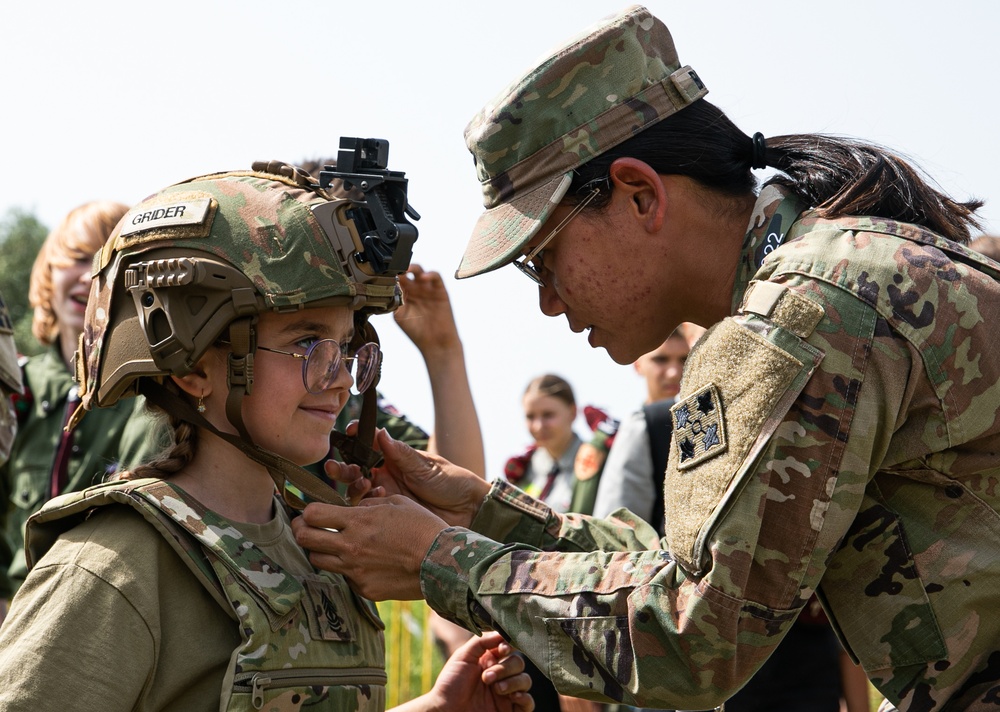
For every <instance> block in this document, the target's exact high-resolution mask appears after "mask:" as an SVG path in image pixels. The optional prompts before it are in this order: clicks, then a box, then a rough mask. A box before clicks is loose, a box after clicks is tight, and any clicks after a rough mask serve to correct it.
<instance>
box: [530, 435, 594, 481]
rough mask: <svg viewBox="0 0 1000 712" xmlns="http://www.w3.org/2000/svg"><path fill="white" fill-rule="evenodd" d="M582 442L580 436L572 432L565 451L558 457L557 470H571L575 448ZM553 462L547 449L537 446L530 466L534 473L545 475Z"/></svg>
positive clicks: (574, 459) (561, 471) (574, 458)
mask: <svg viewBox="0 0 1000 712" xmlns="http://www.w3.org/2000/svg"><path fill="white" fill-rule="evenodd" d="M582 443H583V441H582V440H580V437H579V436H578V435H577V434H576V433H573V438H572V440H570V441H569V445H568V446H567V447H566V452H564V453H563V454H562V457H560V458H559V472H560V473H563V472H570V473H571V472H573V463H574V462H575V461H576V451H577V448H579V447H580V445H581V444H582ZM554 464H555V460H554V459H553V458H552V456H551V455H550V454H549V451H548V450H546V449H545V448H543V447H540V448H538V449H537V450H535V452H534V453H533V454H532V456H531V466H532V468H533V469H534V470H535V474H536V475H538V474H541V475H545V474H547V473H548V472H549V471H550V470H551V469H552V465H554Z"/></svg>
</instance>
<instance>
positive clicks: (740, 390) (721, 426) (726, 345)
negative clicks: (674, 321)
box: [664, 319, 811, 574]
mask: <svg viewBox="0 0 1000 712" xmlns="http://www.w3.org/2000/svg"><path fill="white" fill-rule="evenodd" d="M809 365H810V366H811V364H809ZM804 366H805V364H804V363H803V362H802V361H801V360H799V359H798V358H796V357H795V356H793V355H792V354H790V353H788V352H787V351H785V350H784V349H782V348H780V347H779V346H777V345H776V344H774V343H771V342H770V341H768V340H767V339H766V338H765V337H763V336H761V335H760V334H757V333H755V332H754V331H752V330H750V329H747V328H745V327H744V326H742V325H741V324H739V323H738V322H737V321H735V320H733V319H725V320H724V321H722V322H721V323H719V324H716V325H715V326H714V327H712V329H710V330H709V332H708V333H707V334H706V335H705V336H704V337H703V338H702V340H701V341H700V342H699V343H698V345H697V347H696V348H695V349H694V350H693V351H692V352H691V355H690V356H689V357H688V360H687V363H686V364H685V367H684V380H683V382H682V384H681V396H682V398H681V400H680V401H679V402H678V403H677V404H676V405H674V406H673V408H671V417H672V418H673V421H674V436H673V442H672V443H671V446H670V448H671V449H670V458H669V460H668V463H667V473H666V481H665V483H664V495H665V528H666V537H667V541H668V543H669V549H670V552H671V553H672V554H673V555H674V557H675V559H676V560H677V561H678V563H680V564H681V565H682V566H683V567H684V568H685V570H687V571H689V572H692V573H695V574H697V573H699V572H700V571H702V568H703V564H704V562H703V561H702V555H703V553H704V552H703V548H704V541H705V538H704V532H703V531H702V530H703V529H704V528H705V526H706V525H707V524H708V523H709V522H710V521H711V520H712V519H713V516H714V515H715V513H716V512H718V511H720V510H721V508H723V507H724V506H725V504H726V502H727V501H728V499H729V498H730V497H732V496H734V493H735V492H738V491H739V489H740V485H741V479H742V478H745V477H748V476H750V470H751V468H750V467H749V462H748V461H749V460H752V458H753V452H755V451H759V447H760V443H763V442H766V439H767V437H768V436H769V435H770V432H771V430H773V428H774V427H776V426H777V423H778V422H780V420H781V418H780V415H781V414H778V413H776V412H775V411H776V410H778V409H780V408H786V409H787V407H788V406H789V405H790V402H789V399H788V398H786V397H785V396H786V394H787V392H788V391H789V389H790V388H791V386H792V384H793V381H795V382H796V383H798V381H801V380H802V379H797V376H798V375H799V374H800V373H801V372H802V371H803V368H804ZM688 393H690V395H687V394H688Z"/></svg>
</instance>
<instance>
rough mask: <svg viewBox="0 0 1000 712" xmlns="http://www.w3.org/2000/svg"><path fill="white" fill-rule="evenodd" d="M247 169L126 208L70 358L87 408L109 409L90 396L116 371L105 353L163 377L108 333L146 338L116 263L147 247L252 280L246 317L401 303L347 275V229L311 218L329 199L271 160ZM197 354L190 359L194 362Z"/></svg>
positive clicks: (97, 269) (374, 280)
mask: <svg viewBox="0 0 1000 712" xmlns="http://www.w3.org/2000/svg"><path fill="white" fill-rule="evenodd" d="M254 165H255V168H257V169H258V170H251V171H232V172H228V173H217V174H211V175H206V176H200V177H198V178H194V179H192V180H189V181H185V182H183V183H179V184H177V185H174V186H170V187H168V188H166V189H164V190H162V191H160V192H159V193H157V194H154V195H152V196H150V197H149V198H146V199H145V200H144V201H142V202H141V203H139V204H138V205H137V206H135V207H134V208H132V209H131V210H130V211H129V212H128V214H126V215H125V217H124V218H122V221H121V222H120V223H119V224H118V226H117V227H116V228H115V230H114V232H113V233H112V234H111V237H110V238H109V239H108V242H107V243H106V244H105V246H104V249H103V250H102V251H101V252H100V253H98V255H97V256H96V258H95V260H94V268H93V271H92V275H91V276H92V278H93V282H92V285H91V291H90V298H89V300H88V303H87V316H86V322H85V325H84V333H83V340H82V349H81V352H80V355H79V356H78V357H77V376H78V379H79V380H80V382H81V384H82V386H83V387H82V392H81V395H82V398H83V402H84V405H85V406H86V407H87V408H92V407H95V406H97V405H100V406H102V407H103V406H106V405H110V403H109V402H108V399H107V398H105V396H104V394H103V393H102V394H101V402H100V404H97V403H95V402H93V400H94V397H95V393H96V392H97V389H98V388H101V387H103V386H104V385H105V382H106V381H107V380H108V378H109V375H108V374H109V373H113V372H114V371H115V370H116V369H118V368H119V367H120V366H121V364H119V363H111V364H105V360H106V359H107V358H109V357H110V356H109V354H111V353H112V352H114V359H116V360H118V359H131V360H130V361H129V363H128V364H127V366H128V367H127V368H125V369H124V370H126V371H128V372H129V373H131V372H135V374H136V375H135V376H133V379H134V378H136V377H138V376H144V375H154V374H157V373H160V374H162V372H158V371H157V370H156V369H155V368H153V369H152V371H153V373H149V370H150V367H151V365H152V360H151V358H149V357H146V358H143V356H144V354H143V353H142V352H141V350H139V349H137V348H136V347H135V346H133V347H132V348H131V349H128V348H119V349H118V351H123V352H124V354H120V353H118V352H116V351H115V350H114V349H110V345H111V342H112V341H113V340H114V338H115V337H112V336H109V335H108V331H109V329H110V328H111V326H112V325H114V326H115V327H116V328H117V329H118V331H119V336H118V337H117V338H119V340H122V339H124V340H141V339H146V338H148V337H147V335H146V334H145V333H144V332H143V331H142V330H141V329H139V328H137V327H136V325H133V324H131V321H134V319H132V320H130V319H129V317H134V316H135V311H136V308H135V306H134V304H133V303H132V296H131V294H129V292H128V290H127V288H126V285H124V282H123V280H124V278H125V271H126V269H125V268H126V266H127V265H126V264H123V263H125V262H127V263H131V262H135V261H136V260H141V259H143V257H142V255H144V254H145V253H147V252H149V251H151V250H154V249H156V250H159V249H166V248H174V249H175V250H177V252H178V254H177V255H174V256H175V257H177V256H178V255H179V254H186V255H187V256H190V257H199V256H201V257H207V256H214V257H215V258H218V259H219V260H221V261H224V262H225V263H228V264H231V265H233V266H234V267H236V268H237V269H238V270H239V271H240V272H242V273H243V274H244V275H245V276H246V278H247V279H248V280H249V282H250V284H252V289H253V291H254V294H253V295H251V297H250V299H251V301H254V302H255V303H254V304H250V305H244V310H247V309H249V312H250V313H256V312H259V311H263V310H266V309H278V308H284V307H293V306H305V305H309V304H314V303H317V302H322V303H334V302H333V301H331V300H335V301H336V303H338V304H343V305H346V306H351V308H357V309H360V308H361V307H362V306H365V307H366V308H369V309H370V310H371V311H378V310H381V311H385V310H391V309H393V308H395V306H398V303H399V296H398V295H399V291H398V290H399V288H398V285H397V283H396V279H395V277H394V276H392V277H386V276H379V275H375V276H373V277H370V278H361V277H359V276H358V270H356V269H354V268H353V267H352V268H351V270H352V271H351V275H352V276H349V275H348V267H347V265H348V262H349V259H350V255H351V254H352V253H353V252H354V246H353V245H347V244H339V241H340V240H346V241H347V242H350V239H349V238H348V237H346V235H347V233H348V232H349V230H348V228H347V227H343V228H342V229H343V231H344V233H345V235H344V236H338V237H337V238H336V239H335V237H334V236H332V235H328V234H327V232H326V231H325V230H324V228H323V226H322V225H321V224H320V222H319V221H318V220H317V218H316V216H315V215H314V214H313V208H315V207H317V206H321V205H324V204H327V203H330V202H331V200H330V198H329V197H328V195H327V194H326V193H324V192H323V191H321V190H320V189H319V188H318V186H317V185H315V184H312V183H310V182H309V179H308V177H307V176H305V174H301V175H299V174H297V173H296V172H295V171H294V170H293V169H292V168H291V167H290V166H286V165H284V164H279V163H275V162H272V163H269V164H254ZM265 169H266V170H268V171H274V172H265ZM279 171H281V172H280V173H279ZM344 204H345V205H346V204H347V203H346V202H345V203H344ZM205 205H207V210H205V212H204V214H203V216H202V217H201V219H200V220H198V221H197V222H184V221H181V220H177V221H176V222H171V220H170V219H166V220H162V221H160V222H157V221H156V220H147V216H149V215H159V214H161V213H163V214H167V215H176V214H178V210H179V208H178V206H182V207H186V208H189V209H188V210H187V211H186V213H187V215H191V214H193V213H195V212H196V211H195V206H198V207H199V208H201V207H202V206H205ZM171 211H173V212H171ZM197 214H198V215H202V214H201V213H197ZM338 229H339V228H338ZM335 243H338V244H335ZM167 286H172V285H167ZM358 297H364V299H358ZM355 302H356V303H355ZM362 302H363V303H362ZM173 318H174V319H179V318H180V316H179V315H174V316H173ZM190 318H192V319H193V318H194V317H190ZM123 323H124V326H122V324H123ZM223 326H225V324H222V325H218V328H219V329H221V328H222V327H223ZM106 350H107V351H108V352H107V353H105V352H106ZM198 356H200V354H193V355H192V357H193V358H194V359H197V357H198ZM140 362H141V363H142V365H141V366H140V365H139V364H140ZM102 378H103V380H102ZM133 390H134V386H133ZM126 394H128V395H131V394H132V391H128V392H127V393H126Z"/></svg>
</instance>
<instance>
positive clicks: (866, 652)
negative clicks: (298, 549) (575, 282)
mask: <svg viewBox="0 0 1000 712" xmlns="http://www.w3.org/2000/svg"><path fill="white" fill-rule="evenodd" d="M797 216H798V217H797ZM793 221H794V224H793ZM998 271H1000V265H997V263H995V262H992V261H990V260H988V259H986V258H985V257H982V256H981V255H978V254H976V253H974V252H972V251H970V250H968V249H967V248H965V247H962V246H959V245H956V244H955V243H952V242H950V241H947V240H944V239H942V238H940V237H937V236H936V235H934V234H932V233H930V232H928V231H926V230H924V229H921V228H918V227H915V226H913V225H905V224H899V223H896V222H893V221H890V220H884V219H878V218H867V217H851V218H844V219H837V220H824V219H820V218H819V217H818V216H817V215H816V214H815V213H812V212H804V213H802V214H801V215H799V207H798V206H796V205H795V204H794V201H793V200H791V199H790V198H787V197H785V196H784V195H783V193H782V192H781V191H780V189H778V188H776V187H771V188H767V189H765V191H763V192H762V195H761V197H760V199H759V200H758V202H757V205H756V208H755V211H754V215H753V219H752V221H751V225H750V229H749V230H748V234H747V238H746V242H745V244H744V249H743V257H742V260H741V265H740V267H739V270H738V273H737V277H736V283H735V288H734V294H733V312H732V313H733V316H732V317H729V318H727V319H725V320H723V321H722V322H720V323H719V324H717V325H716V326H715V327H713V328H712V329H711V330H710V332H709V333H708V334H707V335H706V336H705V337H704V338H703V339H702V341H701V342H700V343H699V345H698V347H697V348H696V349H695V350H694V351H693V352H692V354H691V356H690V357H689V359H688V362H687V366H686V369H685V375H684V380H683V383H682V386H681V393H680V396H679V398H678V402H677V403H676V404H675V405H674V406H673V412H672V415H673V418H674V438H673V444H672V450H671V454H670V458H669V464H668V467H667V478H666V486H665V493H666V502H665V506H666V518H667V521H668V525H667V532H666V537H665V538H664V540H663V542H662V544H661V543H660V542H659V541H657V539H656V534H655V532H654V531H653V530H652V529H651V528H649V527H648V526H647V525H645V524H644V523H643V522H642V521H641V520H639V519H638V518H633V517H630V516H622V517H621V518H619V519H617V520H615V519H611V520H596V519H591V518H587V517H581V516H578V515H559V514H557V513H555V512H552V511H551V510H550V509H549V508H548V507H546V506H545V505H544V504H542V503H540V502H537V501H534V500H532V499H531V498H530V497H528V496H526V495H524V494H523V493H520V492H519V491H517V490H515V489H514V488H512V487H510V486H509V485H506V484H503V483H497V484H495V485H494V488H493V489H492V491H491V492H490V494H489V496H488V497H487V499H486V501H485V502H484V504H483V506H482V507H481V509H480V512H479V514H478V516H477V518H476V520H475V521H474V522H473V531H469V530H466V529H461V528H449V529H447V530H445V531H444V532H442V533H441V534H440V535H439V536H438V538H437V540H436V541H435V543H434V545H433V546H432V547H431V549H430V550H429V552H428V554H427V556H426V557H425V559H424V562H423V567H422V571H421V585H422V587H423V591H424V594H425V596H426V598H427V600H428V601H429V603H430V604H431V606H432V607H434V608H435V609H437V610H438V611H439V612H441V613H443V614H444V615H446V616H447V617H449V618H450V619H452V620H455V621H458V622H460V623H462V624H464V625H465V626H467V627H470V628H473V629H475V628H482V627H493V628H496V629H498V630H500V631H502V632H504V634H505V635H507V636H509V637H510V638H511V639H512V640H513V642H514V644H515V645H516V646H517V647H519V648H521V649H522V650H524V651H525V652H526V653H527V654H528V655H529V657H531V658H532V659H533V660H534V661H535V662H536V663H537V664H538V665H539V667H541V668H542V670H543V671H544V672H546V674H548V675H549V676H550V677H551V678H552V680H553V681H554V682H555V683H556V687H557V688H559V689H560V690H561V691H562V692H565V693H569V694H573V695H578V696H585V697H590V698H592V699H611V700H624V701H625V702H628V703H630V704H640V705H646V706H654V707H667V706H672V707H677V708H686V709H704V708H708V707H712V706H715V705H718V704H720V703H721V702H723V701H724V700H725V699H726V698H727V697H729V696H730V695H731V694H732V693H733V692H734V691H735V690H737V689H738V688H739V687H740V686H741V685H742V684H743V683H744V682H745V681H746V680H747V679H748V678H749V677H750V676H751V675H752V674H753V673H754V671H755V670H756V669H757V668H758V667H759V666H760V665H761V664H762V663H763V661H764V660H765V659H766V658H767V657H768V655H769V654H770V653H771V651H773V650H774V648H775V646H776V645H777V644H778V642H779V641H780V640H781V638H782V636H783V635H784V633H785V632H786V631H787V630H788V628H789V626H790V625H791V623H792V622H793V621H794V620H795V618H796V616H797V615H798V614H799V611H800V610H801V609H802V607H803V606H804V605H805V603H806V601H807V600H808V599H809V597H810V594H811V593H812V592H813V590H818V594H819V596H820V598H821V600H822V601H823V603H824V606H825V608H826V610H827V612H828V614H829V616H830V619H831V621H832V623H833V624H834V626H835V629H836V630H837V631H838V633H839V634H840V636H841V639H842V641H843V642H844V644H845V646H846V647H847V649H848V650H849V651H850V653H851V654H852V655H853V656H854V657H855V658H856V659H858V660H860V662H861V663H862V665H863V666H864V668H865V670H866V671H867V673H868V675H869V676H870V678H871V679H872V681H873V682H874V684H875V685H876V686H877V687H878V688H879V690H880V691H881V692H882V693H883V694H884V695H885V696H886V697H887V698H888V699H889V700H890V701H891V702H893V703H894V704H896V705H897V706H898V708H899V709H900V710H931V709H935V710H939V709H947V710H966V709H983V708H986V707H988V708H990V709H993V708H996V707H997V706H998V705H1000V694H998V689H1000V687H998V685H1000V653H998V652H997V651H998V650H1000V617H998V616H996V615H994V614H993V613H990V611H991V610H992V609H993V608H995V607H996V604H997V601H998V599H1000V460H998V458H997V454H996V453H997V452H998V451H1000V422H998V419H997V404H998V403H1000V380H998V376H1000V350H998V349H996V348H995V334H996V330H997V328H998V327H997V325H998V324H1000V284H998V282H997V277H998V274H1000V272H998ZM515 542H522V543H515ZM661 547H662V548H661Z"/></svg>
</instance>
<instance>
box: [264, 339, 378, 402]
mask: <svg viewBox="0 0 1000 712" xmlns="http://www.w3.org/2000/svg"><path fill="white" fill-rule="evenodd" d="M257 348H258V349H260V350H261V351H270V352H271V353H275V354H284V355H285V356H292V357H293V358H297V359H301V360H302V384H303V385H304V386H305V387H306V390H307V391H309V392H310V393H322V392H323V391H325V390H326V389H328V388H330V386H332V385H333V382H334V381H336V380H337V376H339V375H340V367H341V364H346V368H347V371H348V373H351V374H352V375H353V376H354V387H355V389H356V390H357V392H358V393H364V392H365V391H367V390H368V389H369V388H371V387H372V384H373V383H375V376H376V374H377V373H378V367H379V364H380V363H381V361H382V351H381V350H380V349H379V347H378V344H376V343H373V342H371V341H369V342H368V343H367V344H364V345H363V346H361V348H359V349H358V350H357V352H356V353H355V354H354V355H353V356H348V355H346V353H344V349H343V348H342V347H341V345H340V343H339V342H337V341H334V340H333V339H320V340H319V341H316V342H315V343H313V345H312V346H310V347H309V348H308V349H306V352H305V353H304V354H297V353H294V352H292V351H281V350H279V349H270V348H267V347H266V346H258V347H257Z"/></svg>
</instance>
